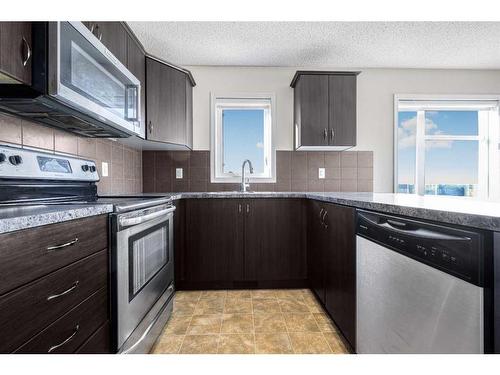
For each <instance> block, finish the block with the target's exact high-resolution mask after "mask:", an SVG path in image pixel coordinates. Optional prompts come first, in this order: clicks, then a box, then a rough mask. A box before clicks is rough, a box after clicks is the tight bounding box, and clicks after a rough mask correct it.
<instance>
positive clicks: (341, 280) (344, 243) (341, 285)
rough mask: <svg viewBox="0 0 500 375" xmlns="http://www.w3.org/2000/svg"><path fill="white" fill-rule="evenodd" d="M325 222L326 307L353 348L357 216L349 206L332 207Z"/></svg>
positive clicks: (327, 210)
mask: <svg viewBox="0 0 500 375" xmlns="http://www.w3.org/2000/svg"><path fill="white" fill-rule="evenodd" d="M325 210H326V217H325V219H324V221H325V225H326V227H327V228H326V229H327V232H328V238H329V239H330V241H327V242H326V243H325V266H326V271H325V307H326V310H327V311H328V313H329V314H330V316H331V317H332V318H333V320H334V321H335V323H336V324H337V326H338V327H339V328H340V330H341V331H342V333H343V335H344V336H345V338H346V339H347V340H348V341H349V343H350V344H351V346H352V347H353V348H355V343H356V243H355V223H354V220H355V214H354V210H353V209H352V208H349V207H344V206H337V205H332V204H328V205H326V206H325Z"/></svg>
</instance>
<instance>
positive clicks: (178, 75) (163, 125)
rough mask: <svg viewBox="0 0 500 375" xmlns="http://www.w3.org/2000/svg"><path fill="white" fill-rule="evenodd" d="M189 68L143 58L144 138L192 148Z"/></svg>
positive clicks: (192, 82)
mask: <svg viewBox="0 0 500 375" xmlns="http://www.w3.org/2000/svg"><path fill="white" fill-rule="evenodd" d="M194 85H195V82H194V80H193V77H192V76H191V73H189V71H187V70H184V69H181V68H178V67H175V66H173V65H170V64H168V63H165V62H163V61H161V60H158V59H156V58H153V57H150V56H147V57H146V97H147V103H146V121H147V124H146V138H147V139H148V140H151V141H157V142H165V143H171V144H175V145H179V146H182V147H185V148H188V149H191V148H192V147H193V116H192V110H193V104H192V101H193V93H192V90H193V86H194Z"/></svg>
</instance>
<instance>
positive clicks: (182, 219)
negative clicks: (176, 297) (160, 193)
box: [174, 200, 186, 286]
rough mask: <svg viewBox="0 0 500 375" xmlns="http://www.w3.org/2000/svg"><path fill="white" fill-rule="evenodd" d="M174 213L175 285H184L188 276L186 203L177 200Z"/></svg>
mask: <svg viewBox="0 0 500 375" xmlns="http://www.w3.org/2000/svg"><path fill="white" fill-rule="evenodd" d="M174 205H175V208H176V209H175V214H174V276H175V285H176V286H178V285H182V282H183V281H184V280H185V278H186V275H185V273H186V265H185V239H186V203H185V201H184V200H178V201H175V203H174Z"/></svg>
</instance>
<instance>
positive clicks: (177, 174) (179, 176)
mask: <svg viewBox="0 0 500 375" xmlns="http://www.w3.org/2000/svg"><path fill="white" fill-rule="evenodd" d="M175 178H177V179H182V168H175Z"/></svg>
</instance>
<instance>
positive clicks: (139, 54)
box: [127, 35, 146, 136]
mask: <svg viewBox="0 0 500 375" xmlns="http://www.w3.org/2000/svg"><path fill="white" fill-rule="evenodd" d="M127 68H128V69H129V70H130V72H131V73H132V74H133V75H134V76H135V77H136V78H137V79H138V80H139V81H141V135H142V136H145V128H146V56H145V54H144V51H143V50H142V48H141V47H140V46H139V45H138V44H137V43H136V42H135V40H134V39H133V38H132V37H131V36H129V35H127Z"/></svg>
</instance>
